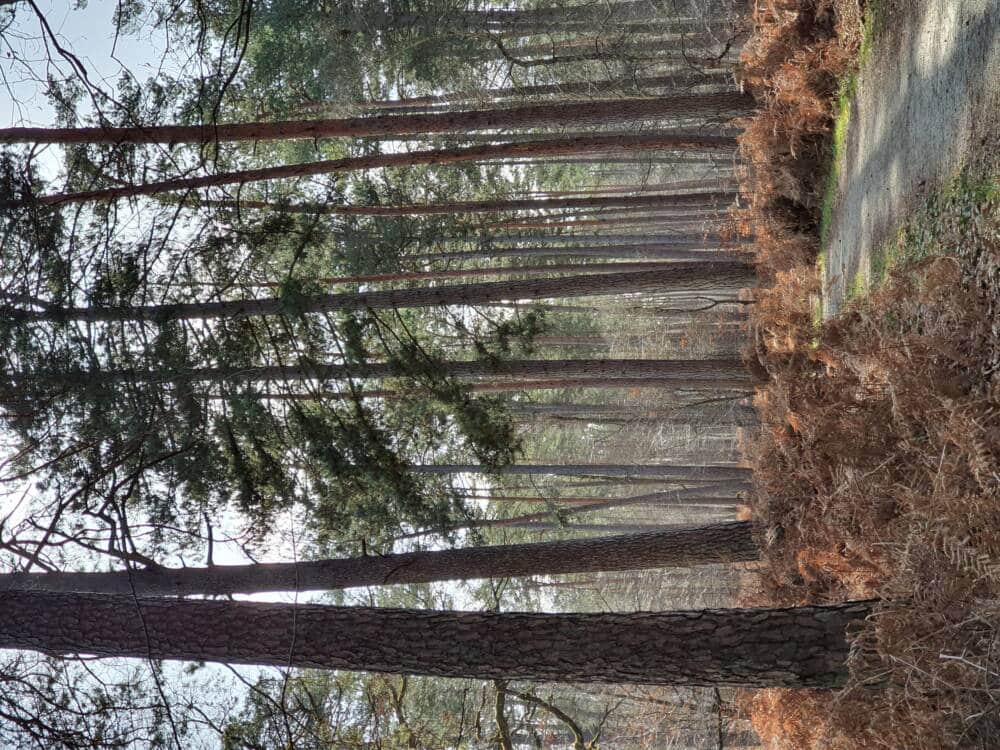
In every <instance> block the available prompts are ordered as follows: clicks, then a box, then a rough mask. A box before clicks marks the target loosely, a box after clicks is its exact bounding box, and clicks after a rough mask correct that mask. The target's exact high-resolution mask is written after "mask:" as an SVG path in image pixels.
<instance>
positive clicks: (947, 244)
mask: <svg viewBox="0 0 1000 750" xmlns="http://www.w3.org/2000/svg"><path fill="white" fill-rule="evenodd" d="M998 201H1000V184H998V180H997V178H996V175H982V174H976V172H975V170H972V169H967V170H964V171H963V172H962V173H961V174H960V175H959V176H958V177H956V178H955V179H954V180H953V181H952V182H951V183H950V184H949V185H947V186H946V187H945V188H943V189H942V190H940V191H938V192H936V193H934V194H933V195H932V196H931V197H930V198H928V200H927V201H926V202H925V203H924V205H923V206H921V207H920V208H919V209H918V210H917V211H916V212H914V214H913V215H911V216H910V217H909V218H908V219H907V221H906V223H905V224H903V226H902V227H900V229H899V231H898V232H897V233H896V236H895V237H894V238H893V239H892V240H890V241H889V242H886V243H883V244H882V245H881V246H879V247H877V248H875V250H874V251H873V252H872V255H871V258H870V261H869V263H870V265H869V277H870V278H871V285H872V287H875V286H878V285H880V284H882V283H883V282H884V281H885V279H886V278H887V276H888V275H889V272H890V271H891V270H892V269H893V268H895V267H897V266H899V265H900V264H904V263H916V262H918V261H922V260H924V259H926V258H930V257H933V256H939V255H949V254H954V253H956V252H958V251H960V250H961V249H962V248H965V247H967V245H968V243H969V242H970V241H973V242H974V238H972V237H971V235H972V234H973V233H974V232H975V230H976V229H977V228H978V227H979V226H980V225H981V224H982V223H983V222H984V221H986V220H987V219H988V217H989V214H990V213H991V212H992V211H993V210H995V206H996V204H997V202H998Z"/></svg>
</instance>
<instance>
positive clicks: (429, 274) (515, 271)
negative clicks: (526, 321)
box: [243, 253, 714, 340]
mask: <svg viewBox="0 0 1000 750" xmlns="http://www.w3.org/2000/svg"><path fill="white" fill-rule="evenodd" d="M706 255H707V253H702V257H705V256H706ZM696 258H697V254H696V253H687V257H683V258H678V259H677V260H688V261H690V260H695V259H696ZM713 259H714V258H713ZM670 260H671V259H669V258H663V259H661V260H660V261H638V262H634V263H615V262H610V263H591V264H582V263H576V264H573V265H556V264H552V265H548V266H527V265H521V266H518V265H511V266H484V267H479V268H476V267H471V268H448V269H444V270H438V271H396V272H395V273H376V274H359V275H357V276H320V277H317V278H313V279H310V281H312V282H314V283H316V284H333V285H337V284H376V283H386V282H397V281H438V280H441V279H461V278H466V277H470V276H480V277H488V276H530V275H533V274H551V273H572V272H576V273H580V272H584V273H609V272H615V273H619V272H625V271H649V270H663V269H666V268H670V263H669V261H670ZM282 283H283V282H280V281H259V282H254V283H246V284H243V286H245V287H264V288H277V287H280V286H282ZM536 340H537V338H536Z"/></svg>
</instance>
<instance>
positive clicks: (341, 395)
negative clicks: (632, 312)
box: [23, 371, 753, 401]
mask: <svg viewBox="0 0 1000 750" xmlns="http://www.w3.org/2000/svg"><path fill="white" fill-rule="evenodd" d="M248 376H249V374H248ZM280 376H281V379H282V380H286V381H295V380H309V379H311V376H310V375H309V374H308V373H304V372H298V373H296V372H283V373H280ZM130 377H131V378H132V379H133V381H134V379H135V378H139V379H142V378H143V377H145V376H144V374H143V373H139V372H131V373H124V372H122V373H118V374H114V375H109V374H108V373H104V374H102V375H100V378H101V379H103V381H104V382H114V381H116V380H126V379H129V378H130ZM150 377H151V376H150ZM164 377H174V378H176V379H182V378H183V377H187V378H188V379H189V380H190V379H197V378H193V377H191V376H189V375H184V374H176V373H174V374H171V375H168V374H161V375H160V376H159V378H158V379H159V380H162V379H163V378H164ZM201 377H205V378H206V379H207V380H209V381H210V382H211V381H212V380H214V381H215V382H222V381H224V380H225V379H226V376H225V375H224V374H219V375H218V376H216V375H215V373H213V372H211V371H210V372H209V373H208V374H207V376H205V375H201ZM261 377H262V378H263V379H265V380H266V379H268V378H264V376H261ZM83 378H90V381H88V382H95V380H94V379H95V378H98V376H97V374H96V373H88V372H79V373H77V374H76V375H73V374H70V376H69V377H68V378H64V377H62V376H59V375H55V374H46V373H40V375H39V377H38V378H36V380H37V381H38V382H45V383H58V382H65V383H66V384H68V385H75V384H78V383H81V382H83ZM230 379H231V380H237V379H238V378H230ZM251 379H252V378H251ZM271 379H278V378H271ZM23 382H26V381H23ZM752 384H753V383H752V381H748V380H747V376H746V374H745V373H744V374H743V375H741V376H740V377H738V378H728V377H717V378H712V379H706V378H683V377H670V376H669V375H667V376H664V377H633V378H619V377H602V378H587V377H569V378H567V377H554V378H545V379H535V378H531V379H517V380H507V379H496V380H478V381H475V382H471V383H467V384H466V387H467V388H468V389H469V390H470V391H471V392H473V393H511V392H515V391H547V390H565V389H570V388H600V389H622V388H628V389H630V390H639V389H643V388H656V389H657V390H661V391H667V392H673V391H678V390H702V391H705V390H711V391H716V390H721V391H738V392H742V393H743V395H747V396H749V395H751V392H750V388H751V386H752ZM197 395H200V396H201V397H203V398H213V399H221V398H225V397H224V396H216V395H212V394H197ZM401 397H402V398H410V397H411V394H410V393H409V392H407V393H402V394H401V393H400V392H398V391H395V390H389V389H378V390H362V391H358V392H350V393H347V392H338V391H324V390H320V391H309V392H302V393H296V392H283V393H273V392H272V393H263V394H261V398H266V399H273V400H275V401H318V400H323V399H332V400H338V399H345V398H350V399H354V398H387V399H392V398H401Z"/></svg>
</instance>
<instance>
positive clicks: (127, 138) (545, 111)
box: [0, 91, 753, 144]
mask: <svg viewBox="0 0 1000 750" xmlns="http://www.w3.org/2000/svg"><path fill="white" fill-rule="evenodd" d="M752 104H753V97H751V96H750V95H748V94H743V93H741V92H738V91H726V92H723V93H714V94H687V95H681V96H665V97H656V98H652V99H625V100H621V99H610V100H604V101H583V102H571V103H558V104H528V105H524V106H520V107H502V108H496V109H481V110H468V111H458V112H441V113H433V114H417V115H414V114H405V115H373V116H369V117H349V118H344V119H310V120H288V121H283V122H248V123H221V124H209V125H162V126H148V127H129V128H102V127H96V128H3V129H0V143H65V144H70V143H106V144H118V143H121V144H141V143H171V144H173V143H213V142H226V141H270V140H287V139H292V138H357V137H370V136H376V137H377V136H389V135H413V134H423V133H466V132H470V131H475V130H508V129H513V128H540V127H546V126H551V125H564V124H565V123H567V122H570V123H579V124H600V123H611V122H624V121H629V120H647V119H661V118H666V117H672V116H683V117H705V116H713V115H717V114H719V113H720V112H730V111H734V110H735V111H745V110H748V109H749V107H750V106H752Z"/></svg>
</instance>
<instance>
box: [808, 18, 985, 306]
mask: <svg viewBox="0 0 1000 750" xmlns="http://www.w3.org/2000/svg"><path fill="white" fill-rule="evenodd" d="M874 5H876V6H877V7H875V8H874V13H873V17H874V19H875V25H876V27H877V28H875V29H872V30H870V32H869V33H870V34H872V36H873V37H874V38H873V39H871V40H870V42H869V43H870V48H869V50H865V49H863V50H862V53H863V54H862V57H863V58H864V59H863V62H862V66H861V69H860V71H859V73H858V75H857V78H856V80H851V81H849V82H848V83H847V84H846V86H845V88H844V90H843V91H842V96H841V100H840V107H839V108H840V112H839V115H838V123H837V124H838V127H837V129H836V131H835V143H834V159H835V164H834V167H833V174H832V175H831V177H830V188H829V190H830V195H828V197H827V201H826V202H827V205H826V206H824V213H825V216H824V219H825V220H824V222H823V227H822V229H823V249H824V254H823V256H821V262H822V266H823V314H824V317H826V318H829V317H831V316H833V315H835V314H836V313H837V312H838V311H839V310H841V309H842V307H843V304H844V302H845V301H846V300H847V299H849V298H851V297H852V296H855V295H857V294H858V293H861V292H864V291H867V289H868V288H869V287H870V283H871V279H872V265H873V256H874V255H875V254H877V248H878V247H879V246H880V245H881V244H883V243H885V242H887V241H889V240H890V239H891V238H892V235H893V233H894V232H895V231H896V229H897V228H898V227H899V226H900V224H901V222H902V220H903V219H904V218H905V217H906V216H908V215H909V214H910V213H911V212H913V211H914V210H915V209H916V208H917V207H918V206H919V205H921V204H922V203H923V202H924V201H925V200H926V197H927V195H928V194H930V193H931V192H932V191H934V190H935V189H938V188H940V187H942V186H944V185H946V184H948V182H949V181H951V180H953V179H954V178H955V176H956V175H957V174H958V173H959V172H960V171H961V170H962V169H963V168H966V167H968V166H969V165H970V163H972V166H973V169H974V170H976V171H979V170H978V169H976V165H975V161H976V160H977V159H979V158H980V157H981V156H982V155H985V154H989V153H990V152H995V151H996V150H998V149H1000V36H998V34H997V28H998V24H1000V0H919V1H917V2H914V1H913V0H881V2H878V3H876V4H874ZM876 264H877V262H876Z"/></svg>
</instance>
